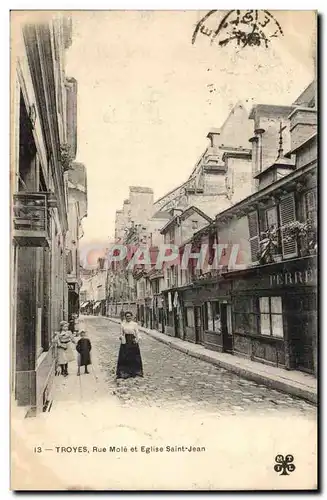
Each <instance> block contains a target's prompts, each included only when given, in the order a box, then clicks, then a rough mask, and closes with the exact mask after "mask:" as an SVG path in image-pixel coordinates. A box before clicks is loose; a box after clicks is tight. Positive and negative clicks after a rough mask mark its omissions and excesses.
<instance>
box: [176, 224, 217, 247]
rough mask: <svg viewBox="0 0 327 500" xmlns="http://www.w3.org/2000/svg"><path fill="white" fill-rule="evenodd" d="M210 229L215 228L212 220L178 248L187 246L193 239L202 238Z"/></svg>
mask: <svg viewBox="0 0 327 500" xmlns="http://www.w3.org/2000/svg"><path fill="white" fill-rule="evenodd" d="M212 227H216V224H215V221H214V220H213V221H212V222H210V223H209V224H206V225H205V226H204V227H202V228H201V229H199V230H198V231H196V232H195V233H193V234H192V236H191V237H190V238H189V239H188V240H186V241H184V242H183V243H182V244H181V245H180V248H182V247H184V246H185V245H187V244H188V243H191V241H193V240H194V239H195V238H197V237H198V236H202V235H203V234H206V233H208V232H209V230H210V229H211V228H212Z"/></svg>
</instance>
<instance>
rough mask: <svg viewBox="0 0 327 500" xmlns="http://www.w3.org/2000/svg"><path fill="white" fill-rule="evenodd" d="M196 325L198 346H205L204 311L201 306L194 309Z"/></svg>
mask: <svg viewBox="0 0 327 500" xmlns="http://www.w3.org/2000/svg"><path fill="white" fill-rule="evenodd" d="M194 325H195V342H196V343H197V344H203V325H202V309H201V307H199V306H195V307H194Z"/></svg>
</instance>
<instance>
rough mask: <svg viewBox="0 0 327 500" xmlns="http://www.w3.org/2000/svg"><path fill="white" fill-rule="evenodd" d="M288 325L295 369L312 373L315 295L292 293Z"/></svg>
mask: <svg viewBox="0 0 327 500" xmlns="http://www.w3.org/2000/svg"><path fill="white" fill-rule="evenodd" d="M288 306H289V308H288V325H289V330H290V340H291V345H292V351H293V363H294V365H295V369H296V370H300V371H303V372H306V373H314V357H313V339H314V337H315V335H316V331H317V322H316V312H315V311H316V309H317V304H316V295H315V294H312V293H311V294H310V293H308V294H306V295H293V296H291V297H290V298H289V301H288Z"/></svg>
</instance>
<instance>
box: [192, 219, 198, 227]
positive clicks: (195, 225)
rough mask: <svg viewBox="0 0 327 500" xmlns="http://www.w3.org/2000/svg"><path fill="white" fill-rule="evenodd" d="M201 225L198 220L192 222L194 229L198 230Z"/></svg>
mask: <svg viewBox="0 0 327 500" xmlns="http://www.w3.org/2000/svg"><path fill="white" fill-rule="evenodd" d="M198 227H199V223H198V221H197V220H192V229H198Z"/></svg>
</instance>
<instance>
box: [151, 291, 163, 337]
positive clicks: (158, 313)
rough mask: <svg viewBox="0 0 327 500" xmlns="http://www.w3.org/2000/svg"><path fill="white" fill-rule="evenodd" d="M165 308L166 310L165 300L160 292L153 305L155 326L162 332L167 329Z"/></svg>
mask: <svg viewBox="0 0 327 500" xmlns="http://www.w3.org/2000/svg"><path fill="white" fill-rule="evenodd" d="M164 313H165V310H164V300H163V297H162V296H161V295H160V294H158V295H155V296H154V306H153V316H154V322H153V328H155V329H156V330H158V331H159V332H161V333H164V331H165V314H164Z"/></svg>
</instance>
